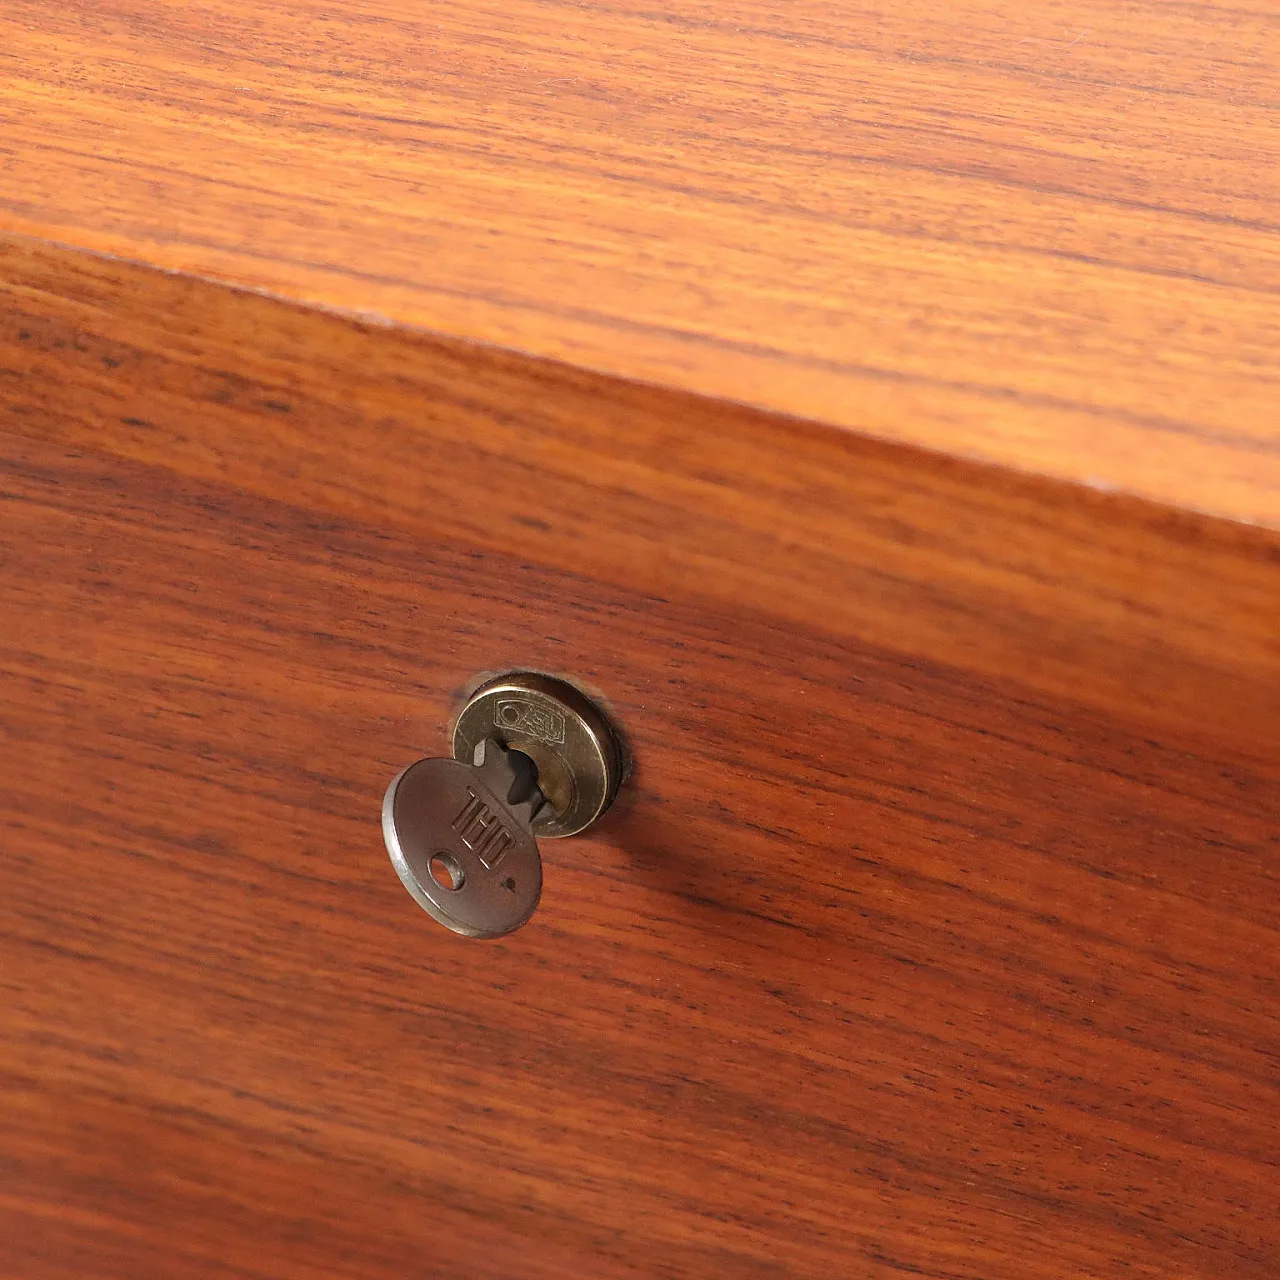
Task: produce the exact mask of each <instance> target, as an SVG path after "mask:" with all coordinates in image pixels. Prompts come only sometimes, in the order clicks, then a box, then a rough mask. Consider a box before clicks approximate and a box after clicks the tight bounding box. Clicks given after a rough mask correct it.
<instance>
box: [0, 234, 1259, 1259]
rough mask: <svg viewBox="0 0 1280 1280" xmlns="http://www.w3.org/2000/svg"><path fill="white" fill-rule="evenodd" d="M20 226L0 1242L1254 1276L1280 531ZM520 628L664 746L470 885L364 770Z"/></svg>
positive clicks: (104, 1252)
mask: <svg viewBox="0 0 1280 1280" xmlns="http://www.w3.org/2000/svg"><path fill="white" fill-rule="evenodd" d="M0 282H3V284H2V285H0V368H2V369H3V370H5V373H4V374H3V375H0V377H2V378H3V382H2V385H3V395H4V400H3V403H4V406H5V410H6V417H5V420H4V426H5V430H4V432H3V433H0V475H2V476H3V482H2V483H0V566H2V570H0V617H3V618H4V620H5V625H4V627H3V629H2V630H0V688H2V689H3V696H0V743H2V746H0V750H2V751H3V759H4V768H3V769H2V770H0V814H3V817H4V822H5V826H4V836H3V839H4V857H3V858H0V1010H2V1011H3V1012H2V1014H0V1088H2V1089H3V1096H4V1105H3V1107H0V1272H3V1273H4V1274H5V1275H6V1277H8V1276H13V1277H14V1278H15V1280H36V1278H37V1277H38V1278H39V1280H62V1278H63V1277H66V1278H67V1280H70V1278H71V1277H74V1278H75V1280H85V1278H86V1277H104V1278H108V1277H110V1278H113V1280H114V1278H117V1277H135V1276H139V1275H146V1276H156V1277H161V1278H164V1277H175V1278H177V1277H182V1278H184V1280H185V1278H187V1277H204V1276H208V1277H230V1276H235V1277H254V1278H258V1277H261V1278H263V1280H267V1278H269V1280H277V1278H284V1277H294V1276H297V1277H308V1278H310V1277H315V1276H332V1277H343V1278H346V1277H351V1278H353V1280H354V1278H360V1280H384V1278H385V1280H392V1278H395V1280H401V1278H402V1277H404V1276H406V1275H431V1276H443V1277H458V1278H459V1280H462V1278H463V1277H465V1278H466V1280H525V1278H527V1277H533V1278H535V1280H540V1278H541V1277H543V1276H545V1277H548V1278H551V1277H563V1276H591V1277H603V1278H605V1280H612V1278H613V1277H623V1276H637V1277H641V1276H643V1277H650V1276H666V1277H697V1278H699V1280H701V1278H704V1277H705V1278H707V1280H713V1278H714V1280H720V1278H723V1277H734V1278H737V1277H744V1278H754V1277H760V1278H762V1280H763V1278H766V1277H767V1278H769V1280H777V1278H780V1277H795V1278H797V1280H799V1278H801V1277H805V1278H810V1277H818V1276H823V1277H825V1276H834V1275H851V1276H852V1275H856V1276H859V1277H862V1276H866V1277H876V1278H880V1277H884V1278H886V1280H887V1278H890V1277H896V1276H902V1275H904V1274H906V1275H916V1276H926V1277H935V1278H937V1280H957V1278H962V1277H963V1278H971V1280H1068V1278H1070V1280H1076V1278H1077V1277H1083V1276H1089V1277H1106V1278H1108V1280H1119V1278H1120V1277H1133V1276H1150V1277H1171V1276H1177V1277H1195V1278H1196V1280H1208V1278H1211V1277H1212V1278H1216V1277H1222V1278H1223V1280H1227V1278H1228V1277H1229V1278H1231V1280H1242V1278H1243V1280H1272V1278H1273V1277H1274V1276H1275V1275H1276V1273H1277V1270H1278V1268H1280V1234H1278V1233H1277V1227H1276V1223H1277V1221H1280V1203H1277V1201H1278V1199H1280V1196H1278V1193H1277V1186H1278V1185H1280V1180H1278V1178H1277V1163H1278V1160H1277V1155H1278V1153H1277V1137H1276V1135H1277V1130H1278V1127H1280V1076H1278V1075H1277V1070H1276V1066H1277V1061H1278V1058H1280V1001H1278V1000H1277V996H1280V898H1278V896H1277V878H1278V876H1280V847H1278V845H1277V832H1280V766H1278V764H1277V760H1276V755H1275V742H1274V727H1275V724H1276V723H1277V720H1278V718H1280V708H1277V705H1276V699H1277V696H1278V694H1277V691H1278V690H1280V645H1278V644H1277V640H1278V639H1280V637H1278V636H1277V633H1276V612H1275V604H1276V598H1277V593H1276V583H1277V565H1280V539H1278V538H1277V537H1276V535H1274V534H1272V533H1268V532H1266V531H1264V530H1258V529H1251V528H1248V527H1245V526H1240V525H1232V524H1228V523H1225V522H1218V521H1214V520H1210V519H1204V518H1199V517H1195V516H1192V515H1187V514H1177V513H1171V512H1169V511H1167V510H1164V509H1161V508H1159V507H1155V506H1152V505H1149V504H1147V503H1144V502H1141V501H1138V500H1134V499H1131V498H1128V497H1124V496H1121V495H1101V494H1096V493H1089V492H1086V491H1081V490H1079V489H1076V488H1074V487H1071V486H1067V485H1064V484H1058V483H1054V482H1050V481H1046V480H1041V479H1027V478H1018V477H1016V476H1012V475H1009V474H1007V473H1001V472H997V471H993V470H990V469H987V468H984V467H981V466H977V465H973V464H970V463H965V462H960V461H956V460H954V459H946V458H941V457H938V456H935V455H932V454H929V453H923V452H918V451H916V450H913V449H910V448H903V447H899V446H892V445H886V444H882V443H876V442H872V441H868V440H863V439H860V438H858V437H856V436H855V435H853V434H851V433H838V432H832V431H828V430H823V429H821V428H819V427H815V426H811V425H808V424H804V423H798V422H792V421H788V420H786V419H783V418H778V417H774V416H770V415H767V414H763V413H760V412H757V411H754V410H749V409H743V408H735V407H734V406H732V405H727V404H723V403H716V402H712V401H706V400H700V399H698V398H696V397H692V396H689V395H686V394H684V393H680V392H676V391H671V390H660V389H655V388H646V387H639V386H635V385H630V384H626V383H620V382H616V381H613V380H610V379H607V378H603V377H599V376H595V375H591V374H587V373H581V372H575V371H573V370H570V369H566V368H563V367H557V366H552V365H546V364H540V363H538V362H535V361H530V360H528V359H526V358H522V357H519V356H515V355H512V354H509V353H503V352H500V351H483V350H479V351H477V350H474V349H470V348H467V347H466V346H465V345H463V344H459V343H457V342H455V341H452V340H446V339H441V338H431V337H425V336H421V335H415V334H413V333H409V332H405V331H403V330H388V329H386V328H384V327H382V326H379V325H375V324H369V323H363V322H359V321H354V320H351V319H347V318H343V317H340V316H335V315H331V314H325V313H323V312H318V311H316V310H314V309H311V310H305V309H301V308H298V307H295V306H292V305H288V304H285V303H283V302H280V301H278V300H273V299H271V298H267V297H263V296H260V295H254V294H245V293H236V292H233V291H230V290H221V289H214V288H212V287H211V286H208V285H202V284H199V283H193V282H192V281H190V280H187V279H183V278H181V277H176V276H169V275H163V274H160V273H157V272H153V271H148V270H143V269H140V268H137V267H132V266H129V265H127V264H122V263H119V262H110V261H103V260H95V259H92V258H89V257H86V256H84V255H82V254H76V253H73V252H69V251H61V250H57V249H52V248H50V247H49V246H47V245H40V244H33V243H30V242H23V241H17V240H14V241H10V242H8V243H6V244H5V245H4V246H3V252H2V253H0ZM246 335H252V341H247V340H246ZM526 665H528V666H533V667H539V668H543V669H547V670H551V671H556V672H559V673H563V674H567V675H571V676H574V677H577V678H578V679H580V680H583V681H585V682H586V683H587V684H588V685H589V686H590V687H592V688H594V689H596V690H598V691H599V692H600V693H601V694H602V695H603V696H604V697H605V698H606V699H607V700H608V702H609V704H610V705H611V707H612V708H613V710H614V712H615V713H616V714H617V716H618V717H619V719H620V721H621V723H622V725H623V727H624V728H625V731H626V733H627V735H628V738H629V741H630V743H631V745H632V747H633V750H634V753H635V758H636V760H637V765H638V767H637V771H636V774H635V776H634V778H633V779H632V780H631V782H630V783H629V784H628V786H627V787H626V788H625V789H624V791H623V793H622V795H621V796H620V798H619V802H618V804H617V805H616V806H615V809H614V811H613V812H612V813H611V815H610V817H609V818H608V819H607V821H606V823H605V824H604V825H602V826H601V828H599V830H598V832H596V833H594V834H592V835H591V836H589V837H585V838H582V839H578V840H569V841H560V842H555V843H551V844H548V845H547V846H546V847H545V861H546V888H545V894H544V900H543V905H542V907H541V908H540V910H539V912H538V914H537V916H536V917H535V918H534V921H533V922H532V923H531V924H530V925H529V926H528V927H527V928H526V929H525V930H522V931H521V932H520V933H518V934H516V935H513V936H512V937H511V938H510V939H507V940H504V941H502V942H499V943H495V944H477V943H474V942H469V941H467V940H464V939H459V938H455V937H453V936H452V935H449V934H448V933H446V932H445V931H443V930H441V929H440V928H439V927H437V926H435V925H433V924H432V922H431V921H430V920H429V919H428V918H427V917H426V916H425V915H424V914H423V913H422V912H421V911H420V910H418V908H417V907H416V906H414V904H413V903H412V902H411V901H410V899H409V898H408V896H407V895H406V894H405V893H404V892H403V890H402V889H401V888H400V886H399V884H398V882H397V880H396V877H395V875H394V873H393V872H392V870H391V867H390V864H389V862H388V860H387V858H386V855H385V852H384V851H383V849H382V847H381V841H380V835H379V831H378V822H377V817H378V806H379V801H380V797H381V793H382V790H383V788H384V786H385V783H386V781H387V780H388V779H389V778H390V777H391V776H392V775H393V774H394V773H395V772H396V771H397V770H398V769H399V768H400V767H402V766H403V765H404V764H405V763H406V762H408V761H409V760H412V759H414V758H415V757H416V756H417V755H419V754H421V753H423V752H428V751H431V752H437V751H442V750H443V749H444V746H445V743H446V741H447V727H448V724H449V719H450V716H451V713H452V711H453V710H454V709H455V708H456V706H457V704H458V701H459V699H460V697H461V696H462V694H463V691H464V689H465V687H466V685H467V683H468V682H469V681H470V680H471V679H473V678H474V677H475V676H476V675H477V674H479V673H481V672H485V671H494V670H501V669H503V668H506V667H511V666H526Z"/></svg>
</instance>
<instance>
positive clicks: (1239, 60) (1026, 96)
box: [0, 0, 1280, 526]
mask: <svg viewBox="0 0 1280 1280" xmlns="http://www.w3.org/2000/svg"><path fill="white" fill-rule="evenodd" d="M0 74H3V77H4V96H3V98H0V129H2V130H3V134H2V136H0V142H2V144H3V145H2V147H0V226H3V227H4V228H7V229H9V230H18V231H26V232H29V233H32V234H35V235H39V236H45V237H49V238H52V239H56V240H62V241H66V242H68V243H73V244H77V245H86V246H90V247H93V248H96V249H101V250H106V251H110V252H112V253H117V254H121V255H124V256H126V257H130V258H136V259H139V260H142V261H145V262H150V263H154V264H157V265H160V266H164V267H170V268H176V269H180V270H182V271H184V272H187V273H192V274H195V275H211V276H216V277H220V278H223V279H227V280H231V281H235V282H238V283H241V284H245V285H249V286H252V287H255V288H264V289H268V290H273V291H277V292H279V293H282V294H285V295H288V296H290V297H293V298H297V299H303V300H307V301H310V302H313V303H317V304H320V305H323V306H326V307H335V308H339V309H345V310H351V311H359V312H365V313H369V314H373V315H377V316H382V317H387V318H391V319H393V320H396V321H399V322H403V323H409V324H412V325H415V326H421V327H425V328H427V329H431V330H434V331H437V332H440V333H443V334H447V335H452V336H455V337H461V338H470V339H475V340H480V341H483V342H489V343H494V344H497V345H499V346H503V347H507V348H511V349H518V350H523V351H527V352H531V353H534V354H537V355H542V356H553V357H558V358H562V359H565V360H567V361H568V362H569V363H571V364H573V365H576V366H581V367H584V368H590V369H594V370H599V371H604V372H608V373H613V374H618V375H623V376H626V377H630V378H635V379H640V380H643V381H649V382H653V383H655V384H658V385H661V386H664V387H671V388H678V389H682V390H688V391H696V392H701V393H705V394H709V395H712V396H716V397H724V398H730V399H735V400H741V401H744V402H749V403H752V404H755V405H758V406H763V407H766V408H769V409H773V410H778V411H783V412H786V413H790V414H796V415H800V416H803V417H809V418H814V419H819V420H822V421H825V422H830V423H835V424H838V425H841V426H845V427H850V428H854V429H856V430H857V431H860V432H864V433H870V434H874V435H876V436H879V437H882V438H888V439H894V440H901V441H908V442H914V443H917V444H921V445H924V446H927V447H930V448H934V449H940V450H942V451H945V452H948V453H954V454H961V455H968V456H973V457H978V458H984V459H988V460H992V461H995V462H997V463H1001V464H1003V465H1006V466H1009V467H1012V468H1015V469H1018V470H1023V471H1031V472H1037V473H1043V474H1048V475H1053V476H1058V477H1063V478H1067V479H1070V480H1073V481H1076V482H1081V483H1085V484H1088V485H1093V486H1096V487H1098V488H1100V489H1113V488H1118V489H1121V490H1124V491H1127V492H1131V493H1135V494H1140V495H1144V496H1147V497H1150V498H1154V499H1157V500H1160V501H1163V502H1166V503H1169V504H1170V505H1172V506H1175V507H1185V508H1189V509H1193V510H1202V511H1211V512H1215V513H1219V514H1223V515H1227V516H1231V517H1235V518H1239V519H1245V520H1253V521H1258V522H1263V523H1267V524H1270V525H1273V526H1280V496H1278V495H1280V407H1278V406H1280V367H1278V360H1277V352H1278V351H1280V307H1278V305H1277V290H1278V289H1280V238H1278V236H1277V231H1278V229H1280V117H1278V116H1277V105H1276V104H1277V102H1280V9H1277V7H1276V5H1275V4H1274V0H1262V2H1261V3H1257V4H1253V5H1245V6H1241V5H1238V4H1233V3H1228V0H1201V2H1187V3H1181V2H1179V3H1171V2H1170V0H1133V2H1132V3H1126V4H1124V5H1122V6H1117V5H1116V4H1114V3H1113V2H1112V0H1076V2H1074V3H1072V4H1070V5H1066V4H1062V3H1058V2H1056V0H1016V2H1015V0H923V2H922V3H918V4H913V5H909V6H903V5H898V4H888V3H881V2H880V0H841V2H837V0H789V2H788V3H787V4H786V5H785V6H779V5H777V4H771V3H767V2H766V0H740V2H739V3H735V4H733V5H732V6H727V5H725V4H723V3H711V2H710V0H680V2H679V3H676V4H668V5H663V6H654V5H651V4H641V3H638V2H636V0H616V2H614V3H607V4H606V3H602V2H599V0H592V2H591V3H582V2H580V0H503V2H502V3H501V4H495V3H484V2H482V0H452V2H451V3H443V4H442V3H433V4H430V5H409V4H406V3H404V2H403V0H330V2H327V3H325V4H323V5H320V4H319V3H317V0H288V2H285V3H280V4H273V5H270V6H261V5H249V4H246V3H244V2H243V0H206V2H205V3H202V4H200V5H192V4H190V3H188V0H81V2H80V3H77V4H74V5H49V4H47V3H45V2H44V0H9V3H7V4H6V5H5V6H4V11H3V13H0Z"/></svg>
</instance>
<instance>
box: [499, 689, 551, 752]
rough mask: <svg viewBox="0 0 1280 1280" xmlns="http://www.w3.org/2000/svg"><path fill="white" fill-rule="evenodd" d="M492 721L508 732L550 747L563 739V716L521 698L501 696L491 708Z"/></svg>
mask: <svg viewBox="0 0 1280 1280" xmlns="http://www.w3.org/2000/svg"><path fill="white" fill-rule="evenodd" d="M493 722H494V724H495V725H497V726H498V728H499V729H505V730H506V731H507V732H508V733H512V734H518V735H519V736H520V737H523V738H532V739H533V740H534V741H535V742H545V743H546V744H547V745H548V746H550V747H555V746H559V745H560V744H561V743H562V742H563V741H564V716H562V715H561V714H560V713H559V712H558V711H553V710H552V709H551V708H550V707H544V706H539V705H537V704H536V703H533V702H526V701H525V700H524V699H523V698H503V699H502V700H501V701H500V702H499V703H498V705H497V706H496V707H495V708H494V710H493Z"/></svg>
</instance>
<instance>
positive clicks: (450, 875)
mask: <svg viewBox="0 0 1280 1280" xmlns="http://www.w3.org/2000/svg"><path fill="white" fill-rule="evenodd" d="M428 866H429V868H430V871H431V878H432V879H433V880H434V881H435V882H436V884H438V885H439V886H440V887H441V888H442V889H450V890H457V889H461V888H462V886H463V884H464V883H465V882H466V879H467V873H466V872H465V871H463V869H462V863H460V862H459V861H458V860H457V858H455V857H454V856H453V854H451V853H433V854H432V855H431V861H430V863H429V864H428Z"/></svg>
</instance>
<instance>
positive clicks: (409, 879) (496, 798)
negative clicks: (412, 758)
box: [382, 738, 547, 938]
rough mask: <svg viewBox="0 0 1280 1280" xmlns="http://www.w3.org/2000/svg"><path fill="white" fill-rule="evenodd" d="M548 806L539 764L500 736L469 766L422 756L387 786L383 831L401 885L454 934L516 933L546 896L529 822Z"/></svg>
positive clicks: (487, 741) (486, 742)
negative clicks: (542, 894) (500, 738)
mask: <svg viewBox="0 0 1280 1280" xmlns="http://www.w3.org/2000/svg"><path fill="white" fill-rule="evenodd" d="M546 803H547V800H546V797H545V796H544V795H543V793H542V791H541V790H540V788H539V787H538V782H537V771H536V769H535V768H534V764H533V761H532V760H530V759H529V757H528V756H526V755H525V754H524V753H523V752H520V751H514V750H508V749H507V748H506V747H504V746H503V745H502V743H500V742H498V741H497V740H496V739H495V738H484V739H482V740H481V741H480V742H478V743H477V744H476V747H475V754H474V757H473V759H472V762H471V763H470V764H467V763H465V762H463V761H459V760H447V759H432V760H419V761H418V762H417V763H416V764H411V765H410V766H409V767H408V768H407V769H405V770H404V772H403V773H401V774H400V775H399V777H397V778H396V779H395V780H394V781H393V782H392V784H391V785H390V786H389V787H388V788H387V794H386V798H385V799H384V801H383V804H382V832H383V835H384V837H385V838H386V842H387V851H388V852H389V853H390V855H391V861H392V863H393V864H394V865H395V869H396V873H397V874H398V875H399V877H400V879H401V881H402V883H403V884H404V887H405V888H406V889H408V890H409V892H410V893H411V894H412V895H413V897H414V899H415V900H416V901H417V903H418V905H419V906H421V907H422V908H423V909H424V910H425V911H427V912H429V913H430V914H431V915H432V916H433V917H434V918H435V919H436V920H438V921H439V922H440V923H441V924H443V925H445V926H447V927H448V928H450V929H452V930H453V931H454V932H455V933H462V934H466V935H467V936H469V937H472V938H496V937H499V936H500V935H502V934H504V933H510V932H511V931H512V930H513V929H518V928H519V927H520V926H521V925H522V924H524V922H525V921H526V920H528V918H529V917H530V916H531V915H532V914H533V912H534V909H535V908H536V907H537V905H538V898H539V897H540V895H541V893H542V859H541V857H540V855H539V853H538V844H537V841H536V840H535V839H534V836H533V824H534V821H535V819H536V818H537V817H538V814H539V812H540V811H541V810H542V808H543V806H544V805H545V804H546Z"/></svg>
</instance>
